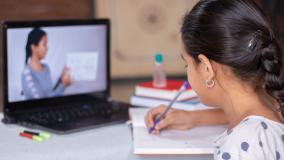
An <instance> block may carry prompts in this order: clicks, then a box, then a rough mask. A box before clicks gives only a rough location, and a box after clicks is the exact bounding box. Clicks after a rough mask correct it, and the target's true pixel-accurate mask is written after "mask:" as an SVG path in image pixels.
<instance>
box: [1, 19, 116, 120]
mask: <svg viewBox="0 0 284 160" xmlns="http://www.w3.org/2000/svg"><path fill="white" fill-rule="evenodd" d="M85 25H105V26H106V63H105V65H106V72H107V73H106V81H107V84H106V85H107V86H106V90H105V91H101V92H93V93H86V94H78V95H68V96H60V97H52V98H44V99H38V100H27V101H19V102H9V100H8V94H9V90H8V59H7V58H8V52H7V31H8V29H11V28H26V27H51V26H53V27H54V26H85ZM2 31H3V65H2V66H3V67H2V68H3V75H4V77H3V101H4V114H5V115H11V114H13V113H17V114H18V113H20V112H22V111H27V110H31V109H39V108H41V107H47V106H48V107H52V106H54V107H56V106H58V105H60V104H73V103H79V102H87V101H96V100H108V98H109V97H110V68H111V66H110V64H111V63H110V33H111V31H110V21H109V19H83V20H37V21H4V22H3V25H2Z"/></svg>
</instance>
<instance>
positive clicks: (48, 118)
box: [23, 103, 122, 125]
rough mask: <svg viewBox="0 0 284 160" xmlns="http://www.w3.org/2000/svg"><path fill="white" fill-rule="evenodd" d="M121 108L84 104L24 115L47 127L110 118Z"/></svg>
mask: <svg viewBox="0 0 284 160" xmlns="http://www.w3.org/2000/svg"><path fill="white" fill-rule="evenodd" d="M121 108H122V107H121V106H120V108H119V107H118V106H117V107H115V105H114V107H113V105H112V107H111V106H110V105H109V104H107V103H97V104H84V105H74V106H67V107H60V106H58V107H53V108H51V109H47V110H43V111H36V112H32V113H27V114H24V115H23V118H24V119H28V120H29V121H31V122H35V123H37V124H42V125H47V124H53V123H61V122H62V123H64V122H71V121H73V120H78V119H82V118H90V117H94V116H95V117H97V118H108V117H110V116H111V114H112V113H113V112H118V111H119V110H120V109H121Z"/></svg>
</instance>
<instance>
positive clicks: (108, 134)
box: [0, 113, 213, 160]
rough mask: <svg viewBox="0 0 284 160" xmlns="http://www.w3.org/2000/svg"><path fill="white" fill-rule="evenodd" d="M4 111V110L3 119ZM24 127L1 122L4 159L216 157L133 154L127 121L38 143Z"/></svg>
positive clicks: (206, 159)
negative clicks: (24, 136) (29, 135)
mask: <svg viewBox="0 0 284 160" xmlns="http://www.w3.org/2000/svg"><path fill="white" fill-rule="evenodd" d="M2 117H3V114H2V113H0V119H2ZM24 129H25V128H24V127H21V126H17V125H4V124H3V123H0V135H1V136H0V159H1V160H13V159H17V160H22V159H23V160H27V159H29V160H78V159H84V160H90V159H92V160H97V159H99V160H100V159H101V160H157V159H165V160H170V159H175V160H179V159H186V160H191V159H192V160H209V159H210V160H212V159H213V156H184V157H180V156H179V157H174V156H162V157H158V156H156V157H141V156H136V155H134V154H133V150H132V140H131V133H130V131H129V129H128V127H127V126H126V124H117V125H112V126H108V127H102V128H97V129H92V130H88V131H83V132H78V133H73V134H69V135H55V134H52V137H51V138H50V139H47V140H45V141H43V142H35V141H32V140H30V139H26V138H22V137H20V136H18V134H19V132H21V131H22V130H24Z"/></svg>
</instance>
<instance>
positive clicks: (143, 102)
mask: <svg viewBox="0 0 284 160" xmlns="http://www.w3.org/2000/svg"><path fill="white" fill-rule="evenodd" d="M183 83H184V82H183V81H177V80H168V81H167V86H166V87H163V88H156V87H154V86H153V83H152V82H144V83H140V84H138V85H136V87H135V93H134V95H132V96H131V98H130V103H131V104H132V105H135V106H142V107H157V106H159V105H161V104H163V105H168V104H169V103H170V101H171V100H172V99H173V98H174V97H175V95H176V94H177V93H178V90H179V89H180V87H181V86H182V85H183ZM198 104H200V102H199V99H198V97H197V94H196V92H195V91H194V90H193V89H192V88H190V87H189V88H188V89H187V90H186V91H185V92H184V93H182V94H181V95H180V97H179V98H178V100H177V102H175V103H174V105H173V108H177V109H184V108H188V107H197V108H200V106H201V105H198ZM202 106H203V105H202Z"/></svg>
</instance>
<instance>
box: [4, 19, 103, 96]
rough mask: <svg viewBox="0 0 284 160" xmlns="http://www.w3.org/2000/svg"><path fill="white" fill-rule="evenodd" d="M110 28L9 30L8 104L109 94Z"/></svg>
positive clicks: (89, 26) (18, 28)
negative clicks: (108, 55)
mask: <svg viewBox="0 0 284 160" xmlns="http://www.w3.org/2000/svg"><path fill="white" fill-rule="evenodd" d="M107 29H108V28H107V25H105V24H85V25H84V24H80V25H58V26H56V25H51V26H48V25H47V26H45V25H42V26H40V25H37V26H23V27H21V26H20V27H11V28H9V27H8V28H6V46H5V47H6V52H7V53H6V58H7V59H6V60H7V63H6V65H7V66H6V72H7V73H6V74H7V85H8V86H7V92H8V94H7V95H8V102H23V101H32V100H41V99H47V98H54V97H64V96H70V95H81V94H88V93H94V92H100V91H106V90H107V64H106V63H107V52H108V48H107V47H108V44H107V38H108V37H107V36H108V35H107V34H108V33H107V32H108V31H107Z"/></svg>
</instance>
